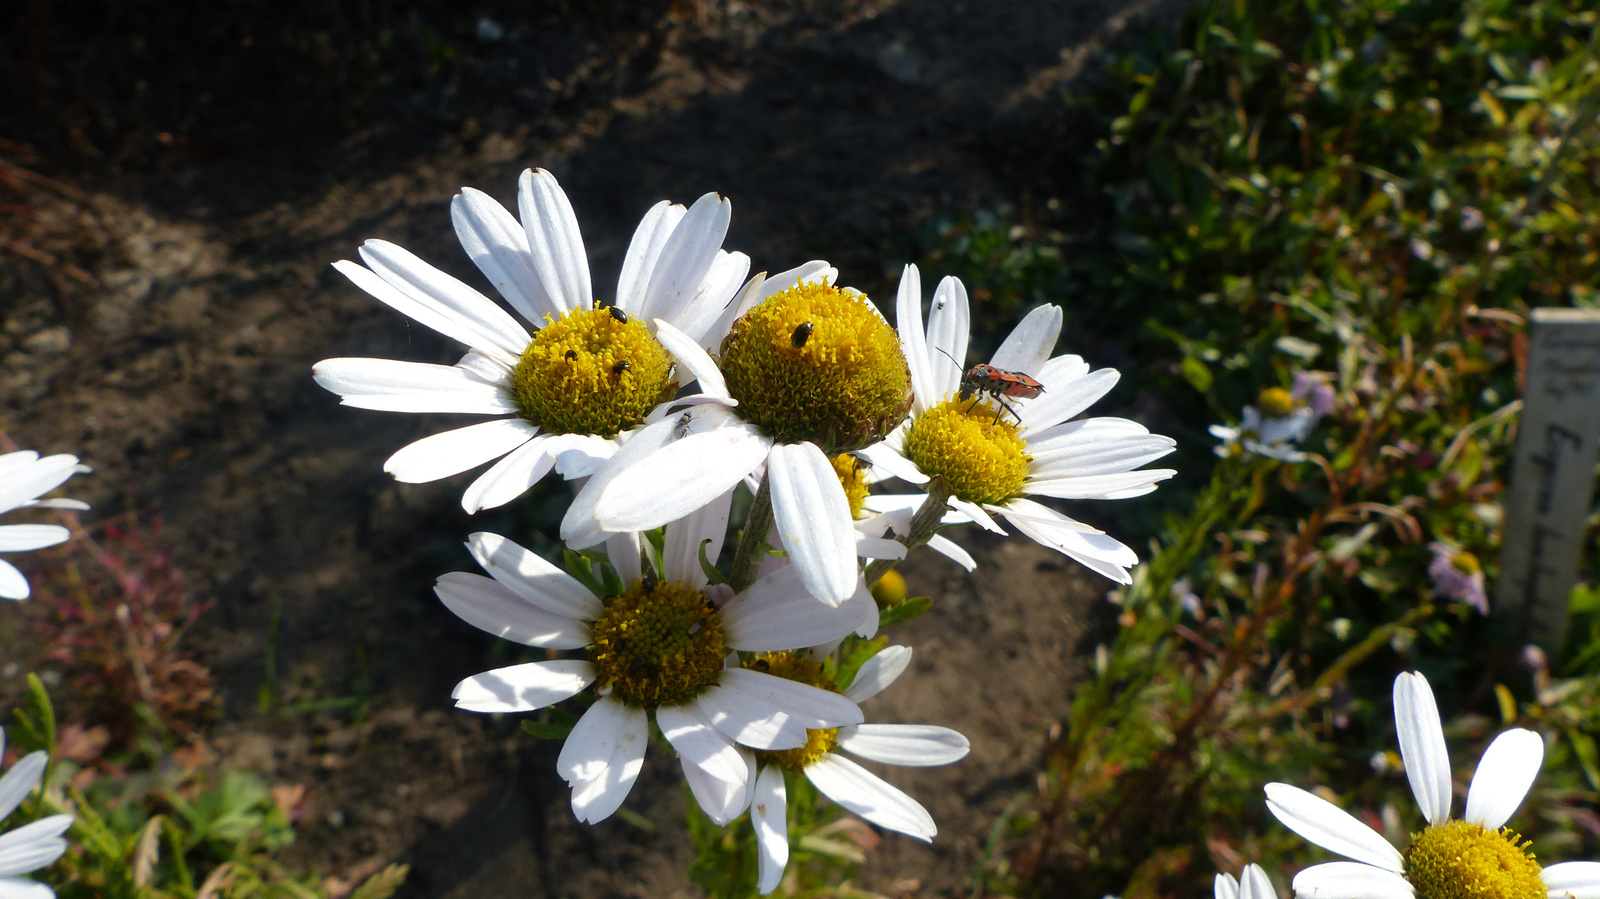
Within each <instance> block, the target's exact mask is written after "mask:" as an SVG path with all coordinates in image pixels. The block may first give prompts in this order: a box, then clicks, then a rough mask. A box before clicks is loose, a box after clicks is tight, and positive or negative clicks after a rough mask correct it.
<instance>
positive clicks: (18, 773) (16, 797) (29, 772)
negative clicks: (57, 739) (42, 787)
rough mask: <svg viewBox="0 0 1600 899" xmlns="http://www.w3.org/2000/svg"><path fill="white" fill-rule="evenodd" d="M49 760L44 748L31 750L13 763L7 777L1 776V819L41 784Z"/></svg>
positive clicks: (14, 809)
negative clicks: (40, 780) (35, 750)
mask: <svg viewBox="0 0 1600 899" xmlns="http://www.w3.org/2000/svg"><path fill="white" fill-rule="evenodd" d="M49 761H50V755H49V753H47V752H45V751H43V750H39V751H37V752H30V753H28V754H27V755H26V756H23V757H22V758H21V759H20V760H18V761H17V763H16V764H15V765H12V766H11V770H10V771H7V772H6V776H5V777H0V821H3V820H5V819H6V818H7V817H8V816H9V815H10V814H11V813H12V812H14V811H16V810H17V806H18V805H20V804H21V803H22V800H23V799H25V798H27V796H28V794H29V793H31V792H33V788H34V787H36V786H38V785H39V778H41V777H44V769H45V766H46V765H47V764H48V763H49Z"/></svg>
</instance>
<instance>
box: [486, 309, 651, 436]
mask: <svg viewBox="0 0 1600 899" xmlns="http://www.w3.org/2000/svg"><path fill="white" fill-rule="evenodd" d="M625 318H626V316H621V315H615V314H613V312H612V310H610V309H605V308H599V309H578V310H574V311H572V312H569V313H567V314H566V315H564V316H562V317H561V319H560V320H559V321H556V322H552V323H551V324H550V325H549V326H548V327H545V328H543V329H541V330H539V331H537V332H535V333H534V335H533V340H532V341H531V342H530V343H529V344H528V348H527V349H526V350H523V351H522V359H521V360H520V361H518V362H517V367H516V368H515V369H514V370H513V371H512V373H511V396H512V398H513V399H514V400H515V401H516V403H517V406H518V407H519V408H520V409H521V411H522V417H523V418H525V419H527V420H528V421H531V422H533V423H534V424H536V425H538V426H539V427H540V429H541V430H544V431H547V432H550V433H555V434H598V435H599V436H601V437H615V436H616V435H617V434H619V433H621V432H623V431H626V430H629V429H630V428H633V427H636V426H638V425H639V424H640V423H641V422H643V421H644V419H645V416H646V415H649V414H650V410H651V409H653V408H655V406H656V404H658V403H660V402H662V401H664V400H666V399H669V398H671V396H672V394H673V393H674V392H675V391H676V390H677V389H678V382H677V380H676V379H675V378H674V377H673V371H672V355H671V354H670V353H668V352H667V350H666V348H665V347H663V346H662V345H661V344H660V343H658V342H656V339H655V338H654V337H652V336H650V331H649V329H648V328H646V327H645V326H644V324H643V323H642V322H640V321H638V320H637V319H630V320H627V321H623V320H621V319H625Z"/></svg>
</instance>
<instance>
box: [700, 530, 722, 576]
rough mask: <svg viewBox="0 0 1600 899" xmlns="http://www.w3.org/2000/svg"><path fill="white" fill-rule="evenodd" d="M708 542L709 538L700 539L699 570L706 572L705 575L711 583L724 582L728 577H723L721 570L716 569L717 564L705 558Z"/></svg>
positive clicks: (709, 542)
mask: <svg viewBox="0 0 1600 899" xmlns="http://www.w3.org/2000/svg"><path fill="white" fill-rule="evenodd" d="M710 544H711V541H710V540H701V541H700V570H701V571H704V572H705V573H706V577H707V578H708V579H709V580H710V581H711V583H713V584H726V583H727V582H728V579H727V578H725V577H723V576H722V572H720V571H718V570H717V566H716V565H715V564H713V563H712V562H711V561H710V560H709V559H707V558H706V547H707V546H709V545H710Z"/></svg>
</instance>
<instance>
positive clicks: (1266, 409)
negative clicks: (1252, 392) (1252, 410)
mask: <svg viewBox="0 0 1600 899" xmlns="http://www.w3.org/2000/svg"><path fill="white" fill-rule="evenodd" d="M1299 405H1300V404H1299V403H1297V402H1295V399H1294V394H1292V393H1290V392H1289V391H1287V390H1284V389H1283V388H1282V387H1268V388H1267V389H1265V390H1263V391H1261V395H1260V396H1259V397H1257V398H1256V406H1257V407H1258V408H1259V409H1260V410H1261V414H1262V415H1265V416H1267V417H1268V418H1283V417H1284V416H1286V415H1288V414H1289V413H1291V412H1293V411H1294V410H1295V409H1296V408H1297V407H1299Z"/></svg>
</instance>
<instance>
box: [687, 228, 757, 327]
mask: <svg viewBox="0 0 1600 899" xmlns="http://www.w3.org/2000/svg"><path fill="white" fill-rule="evenodd" d="M749 274H750V257H749V256H746V255H745V254H743V253H737V252H735V253H729V252H727V251H724V250H718V251H717V258H716V261H714V262H712V263H711V271H709V272H706V277H705V280H703V281H701V282H700V286H699V287H698V288H696V289H695V292H694V299H692V300H690V301H689V305H688V307H687V308H686V309H685V310H684V311H683V312H682V313H680V314H679V315H678V321H677V325H678V330H680V331H682V332H683V333H685V334H687V335H689V336H690V337H692V338H694V339H695V340H696V341H698V342H699V344H700V346H702V347H704V348H706V349H708V350H715V349H717V348H718V347H719V346H720V345H721V343H722V338H723V336H725V333H726V332H724V333H719V334H717V335H716V336H715V337H713V336H712V331H713V330H714V329H715V328H716V327H717V324H718V323H719V320H720V318H721V316H722V314H723V313H724V312H725V311H726V310H727V309H728V307H729V306H730V305H732V302H733V300H734V298H735V297H736V296H737V295H738V294H739V286H740V285H741V284H744V283H745V278H746V277H748V276H749ZM729 324H732V321H731V320H730V321H729Z"/></svg>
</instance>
